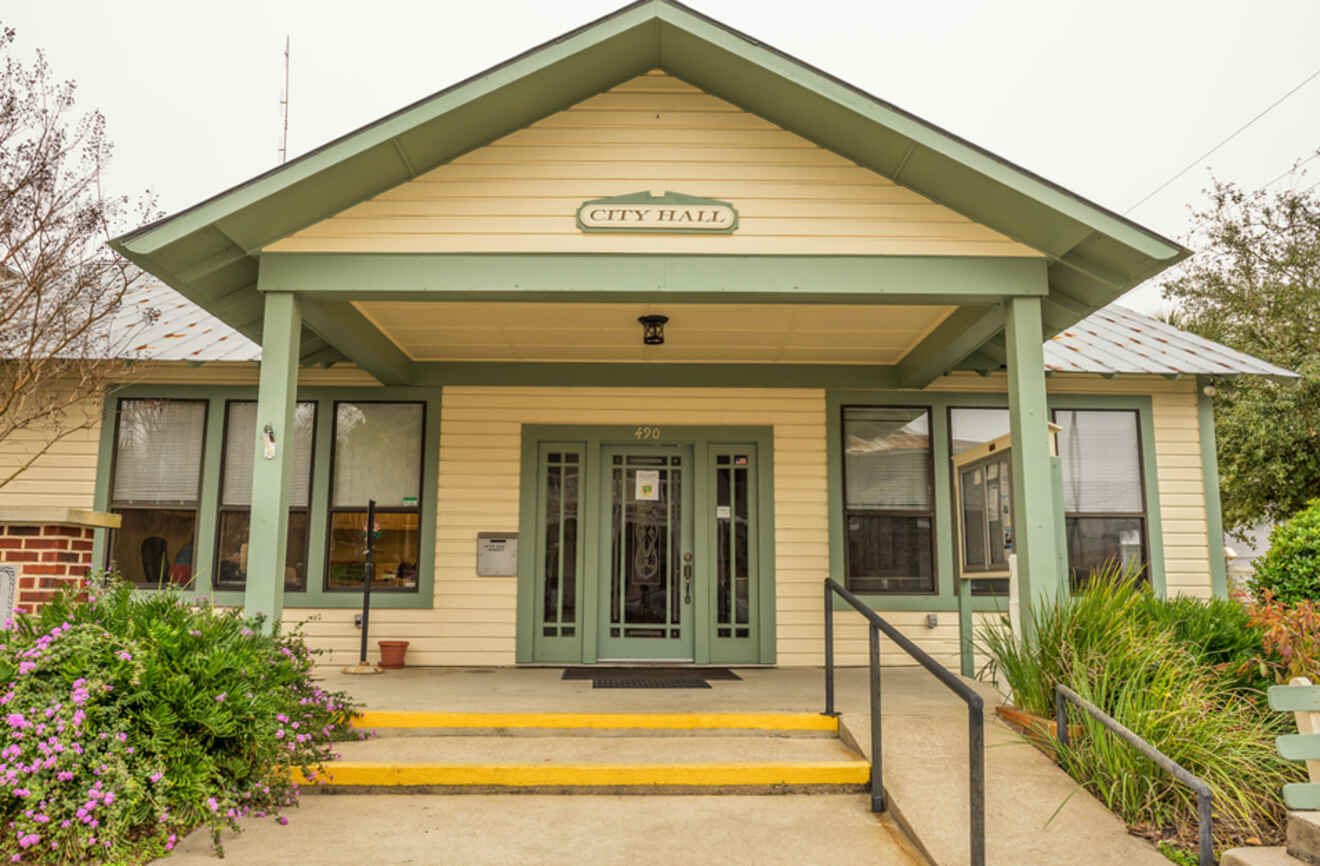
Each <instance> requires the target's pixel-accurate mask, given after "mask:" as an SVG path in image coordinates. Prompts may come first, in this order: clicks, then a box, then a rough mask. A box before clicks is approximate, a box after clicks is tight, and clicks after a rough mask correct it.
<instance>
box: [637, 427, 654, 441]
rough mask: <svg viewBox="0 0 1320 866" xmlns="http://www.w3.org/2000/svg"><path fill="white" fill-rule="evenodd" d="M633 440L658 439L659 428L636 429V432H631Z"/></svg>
mask: <svg viewBox="0 0 1320 866" xmlns="http://www.w3.org/2000/svg"><path fill="white" fill-rule="evenodd" d="M633 438H634V439H659V438H660V428H659V427H638V428H637V429H636V430H634V431H633Z"/></svg>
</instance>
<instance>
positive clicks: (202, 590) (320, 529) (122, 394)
mask: <svg viewBox="0 0 1320 866" xmlns="http://www.w3.org/2000/svg"><path fill="white" fill-rule="evenodd" d="M152 397H158V398H164V399H197V400H206V401H209V404H210V405H209V410H208V413H207V418H206V440H205V445H204V451H203V454H202V487H201V493H200V500H199V502H198V516H197V547H196V550H195V551H194V561H195V562H197V563H199V566H200V564H202V563H206V564H208V567H205V568H202V567H199V568H198V570H197V572H196V576H195V577H196V580H195V584H194V589H193V590H191V591H189V592H186V593H185V594H184V595H185V596H186V597H188V598H196V599H203V598H205V599H210V600H211V601H212V602H214V603H215V604H217V605H221V606H226V607H231V606H232V607H242V606H243V602H244V594H243V593H242V592H240V591H237V590H213V588H212V581H213V579H214V574H213V566H211V565H210V564H211V563H214V562H215V559H216V554H217V550H216V548H217V543H218V534H217V530H218V528H219V526H218V522H219V510H220V480H221V479H220V472H221V461H222V456H223V455H222V452H223V448H224V423H225V411H224V410H225V403H226V401H229V400H255V399H257V388H256V386H255V385H251V386H194V385H146V384H139V385H126V386H123V387H121V388H117V389H115V390H113V391H112V392H110V393H109V394H107V396H106V398H105V402H104V403H103V404H102V409H101V436H100V442H99V448H98V451H97V461H96V487H95V494H94V501H95V506H94V507H95V508H96V509H97V510H98V511H104V510H106V509H107V507H108V505H109V502H110V484H111V477H110V476H111V471H112V462H113V455H114V442H115V412H116V407H117V406H118V402H119V400H120V399H132V398H152ZM296 399H297V400H298V401H300V402H315V403H316V404H317V416H318V423H317V425H316V431H315V438H314V445H313V464H312V489H311V498H310V503H309V515H310V516H309V518H308V541H307V543H308V562H307V589H306V590H305V591H302V592H288V593H286V595H285V607H287V608H294V609H297V608H342V609H356V608H360V607H361V606H362V594H361V593H360V592H350V591H345V590H335V591H327V590H325V589H324V578H325V569H326V556H327V549H328V544H327V541H328V539H327V528H328V521H329V505H330V476H331V473H330V460H331V457H332V451H333V449H332V447H331V443H332V441H333V436H334V424H332V423H324V422H323V421H322V420H321V419H326V418H333V417H334V404H335V403H336V402H352V401H389V402H394V401H398V402H420V403H424V404H425V411H424V416H423V446H422V447H423V452H422V491H423V494H424V495H423V496H422V500H421V502H420V506H421V518H420V519H421V526H420V535H421V538H420V541H419V545H420V551H419V557H418V560H419V561H418V580H417V591H416V592H415V593H413V592H410V593H402V592H374V591H373V592H372V595H371V604H372V607H380V608H414V609H415V608H425V609H429V608H432V607H434V605H435V531H436V515H437V502H436V499H437V497H436V495H435V491H436V489H437V480H438V479H437V473H438V469H439V463H440V419H441V389H440V388H409V387H372V388H353V387H308V388H299V389H298V393H297V395H296ZM428 491H429V492H430V495H425V494H426V493H427V492H428ZM107 541H108V533H107V531H106V530H103V529H98V530H97V531H96V534H95V538H94V542H93V545H94V546H93V550H92V561H93V562H94V563H96V565H97V567H102V566H104V564H105V562H106V553H107Z"/></svg>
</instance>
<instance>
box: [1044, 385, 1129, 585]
mask: <svg viewBox="0 0 1320 866" xmlns="http://www.w3.org/2000/svg"><path fill="white" fill-rule="evenodd" d="M1054 423H1055V424H1058V425H1059V426H1060V427H1062V428H1063V430H1062V431H1061V432H1060V433H1059V434H1058V442H1059V458H1060V461H1061V462H1062V464H1063V510H1064V521H1065V525H1066V528H1067V539H1068V571H1069V575H1070V577H1071V580H1072V584H1073V586H1074V588H1075V587H1078V586H1080V585H1081V584H1082V583H1084V582H1085V581H1086V580H1087V578H1088V577H1089V576H1090V575H1091V574H1092V572H1094V571H1095V570H1097V569H1099V568H1102V567H1104V566H1106V565H1108V564H1117V565H1119V566H1122V567H1123V568H1126V569H1138V568H1140V569H1143V572H1144V568H1145V565H1146V563H1147V562H1148V559H1147V542H1146V531H1147V530H1146V494H1145V487H1144V483H1143V475H1142V469H1141V461H1142V454H1141V431H1140V419H1139V418H1138V416H1137V412H1136V411H1135V410H1128V409H1122V410H1112V409H1092V410H1072V409H1069V410H1062V409H1060V410H1056V411H1055V412H1054Z"/></svg>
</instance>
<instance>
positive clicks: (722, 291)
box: [260, 253, 1049, 342]
mask: <svg viewBox="0 0 1320 866" xmlns="http://www.w3.org/2000/svg"><path fill="white" fill-rule="evenodd" d="M1046 267H1047V263H1046V260H1045V259H1038V258H992V257H986V258H969V257H956V256H947V257H946V256H792V255H787V256H776V255H766V256H727V255H608V254H587V255H577V254H522V255H519V254H511V255H473V254H465V253H453V254H450V253H416V254H414V253H384V254H382V253H265V254H263V255H262V257H261V282H260V288H261V290H262V291H279V292H292V291H296V292H300V293H303V296H304V298H312V299H324V300H350V299H355V300H404V301H424V300H430V301H597V302H628V301H647V302H655V301H657V300H673V301H680V302H684V303H730V302H733V301H746V302H757V303H804V304H913V305H963V304H981V305H984V304H987V303H992V302H997V301H999V300H1000V299H1002V298H1004V297H1009V296H1014V295H1046V294H1048V292H1049V287H1048V285H1047V283H1046V281H1045V272H1046ZM332 342H333V341H332Z"/></svg>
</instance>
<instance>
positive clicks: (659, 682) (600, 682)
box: [591, 677, 710, 689]
mask: <svg viewBox="0 0 1320 866" xmlns="http://www.w3.org/2000/svg"><path fill="white" fill-rule="evenodd" d="M591 687H592V688H593V689H708V688H710V683H708V682H706V681H705V680H698V679H692V678H689V679H685V680H680V679H647V678H646V677H600V678H598V679H593V680H592V681H591Z"/></svg>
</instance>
